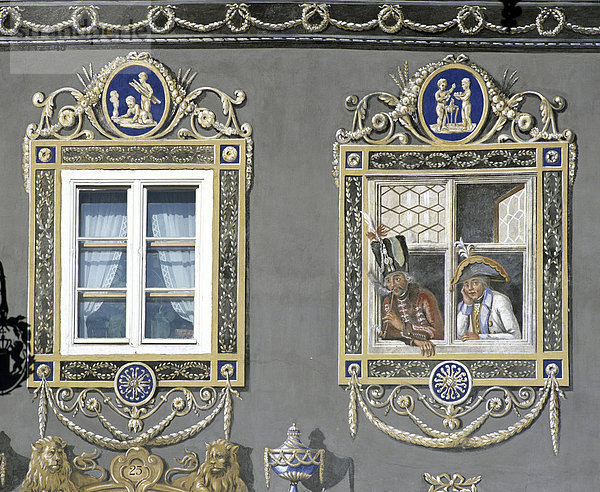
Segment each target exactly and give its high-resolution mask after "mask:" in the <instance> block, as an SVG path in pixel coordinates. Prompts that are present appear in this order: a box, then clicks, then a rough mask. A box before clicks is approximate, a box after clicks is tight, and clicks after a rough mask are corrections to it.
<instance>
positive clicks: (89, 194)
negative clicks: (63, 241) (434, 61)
mask: <svg viewBox="0 0 600 492" xmlns="http://www.w3.org/2000/svg"><path fill="white" fill-rule="evenodd" d="M79 236H81V237H105V238H109V237H125V236H127V190H115V189H111V190H85V189H80V190H79Z"/></svg>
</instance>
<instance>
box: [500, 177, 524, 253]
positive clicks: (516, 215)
mask: <svg viewBox="0 0 600 492" xmlns="http://www.w3.org/2000/svg"><path fill="white" fill-rule="evenodd" d="M525 200H526V196H525V187H524V186H523V185H520V186H517V187H516V188H514V189H513V190H511V191H509V192H508V193H507V194H506V195H504V196H503V197H500V198H499V199H498V200H497V201H496V207H497V211H496V220H497V223H496V226H495V227H496V232H495V235H496V236H497V240H498V242H499V243H503V244H525V243H526V242H527V231H526V226H527V215H526V205H525Z"/></svg>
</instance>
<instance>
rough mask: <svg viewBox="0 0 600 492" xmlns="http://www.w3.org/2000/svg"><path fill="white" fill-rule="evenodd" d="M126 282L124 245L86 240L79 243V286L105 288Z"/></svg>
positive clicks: (122, 285)
mask: <svg viewBox="0 0 600 492" xmlns="http://www.w3.org/2000/svg"><path fill="white" fill-rule="evenodd" d="M126 283H127V253H126V246H118V247H115V246H114V243H106V242H104V243H103V242H100V241H93V242H92V241H86V242H85V243H80V245H79V287H85V288H95V289H107V288H109V287H125V286H126Z"/></svg>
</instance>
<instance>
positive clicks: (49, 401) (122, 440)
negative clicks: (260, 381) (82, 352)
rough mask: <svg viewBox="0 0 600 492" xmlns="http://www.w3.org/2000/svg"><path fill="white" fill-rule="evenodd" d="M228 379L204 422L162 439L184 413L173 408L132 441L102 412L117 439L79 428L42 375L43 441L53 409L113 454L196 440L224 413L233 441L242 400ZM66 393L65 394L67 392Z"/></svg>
mask: <svg viewBox="0 0 600 492" xmlns="http://www.w3.org/2000/svg"><path fill="white" fill-rule="evenodd" d="M225 376H226V378H227V379H226V383H225V387H224V388H223V389H222V390H221V392H220V395H219V398H218V401H217V402H216V405H215V406H214V408H213V409H212V411H211V413H210V414H209V415H207V416H206V417H205V418H204V419H203V420H201V421H199V422H197V423H196V424H194V425H192V426H190V427H188V428H186V429H183V430H180V431H177V432H173V433H171V434H168V435H162V433H163V432H164V431H165V429H166V428H167V427H168V426H169V425H170V424H171V423H172V422H173V420H174V419H175V417H177V416H179V411H180V409H178V408H177V405H176V404H173V405H172V411H171V413H170V414H169V415H167V416H166V417H165V418H164V419H162V420H161V421H160V422H159V423H158V424H156V425H154V426H153V427H151V428H150V429H148V430H147V431H145V432H144V433H142V434H140V435H138V436H137V437H132V436H129V435H128V434H125V433H124V432H122V431H120V430H119V429H117V428H116V427H115V426H114V425H113V424H111V423H110V422H109V421H108V420H107V419H106V418H105V417H104V416H103V415H101V414H100V413H99V412H96V416H97V417H98V419H99V421H100V423H101V425H102V426H103V427H104V428H105V429H107V430H108V431H109V432H110V433H111V434H112V435H113V437H107V436H101V435H99V434H96V433H94V432H91V431H88V430H86V429H84V428H83V427H81V426H79V425H77V424H76V423H75V422H74V421H73V420H72V419H70V418H69V417H67V416H66V415H65V414H64V412H63V411H61V408H60V406H59V404H58V403H57V400H56V397H57V395H58V394H57V395H55V394H54V392H53V390H52V389H51V388H50V385H49V383H48V381H47V379H46V377H47V376H46V375H44V374H41V375H40V377H41V384H40V386H39V387H38V388H37V389H36V391H35V395H36V396H37V397H38V398H39V407H38V421H39V430H40V437H44V436H45V433H46V423H47V419H48V406H49V407H50V408H51V409H52V411H53V413H54V415H55V416H56V418H57V419H58V421H59V422H60V423H61V424H63V425H64V426H65V427H67V428H68V429H69V430H70V431H72V432H73V433H75V434H76V435H77V436H78V437H80V438H81V439H83V440H84V441H86V442H88V443H90V444H93V445H96V446H100V447H103V448H105V449H109V450H111V451H125V450H127V449H129V448H130V447H132V446H149V447H153V446H170V445H174V444H179V443H181V442H183V441H185V440H187V439H190V438H192V437H194V436H195V435H197V434H198V433H199V432H200V431H202V430H204V429H205V428H206V427H207V426H208V425H209V424H211V423H212V422H213V421H214V419H215V418H216V416H217V415H218V414H219V413H220V412H221V411H222V410H223V411H224V412H223V413H224V424H223V425H224V433H225V438H226V439H227V440H229V437H230V434H231V424H232V420H233V402H232V395H233V396H236V397H237V398H240V395H239V393H238V392H237V391H235V390H234V389H233V388H232V386H231V383H230V380H229V373H226V374H225ZM204 389H207V388H204ZM60 391H61V390H59V392H60ZM63 391H65V390H64V389H63ZM66 391H67V392H69V393H72V390H71V389H70V388H68V389H66ZM86 391H87V390H86ZM90 401H91V400H90ZM96 408H97V407H96ZM88 410H93V408H88ZM150 412H151V411H150ZM150 412H149V413H150ZM74 413H76V412H74Z"/></svg>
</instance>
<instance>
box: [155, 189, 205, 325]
mask: <svg viewBox="0 0 600 492" xmlns="http://www.w3.org/2000/svg"><path fill="white" fill-rule="evenodd" d="M178 195H179V194H178V193H176V192H165V193H164V194H162V195H161V200H160V202H159V203H158V202H154V203H152V204H151V211H150V210H149V212H148V213H149V214H150V216H151V227H152V236H154V237H159V238H193V237H194V236H195V234H196V233H195V206H194V203H193V202H192V203H186V202H184V201H183V200H181V198H180V196H178ZM149 208H150V206H149ZM158 259H159V263H160V269H161V273H162V276H163V280H164V282H165V287H167V288H168V289H191V288H193V287H194V248H191V249H189V250H181V249H179V250H178V249H162V248H161V249H159V250H158ZM171 306H172V307H173V309H174V310H175V312H176V313H177V314H178V315H179V316H180V317H181V318H183V319H184V320H186V321H189V322H190V323H193V321H194V301H193V299H191V300H186V299H181V300H176V301H171Z"/></svg>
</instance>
